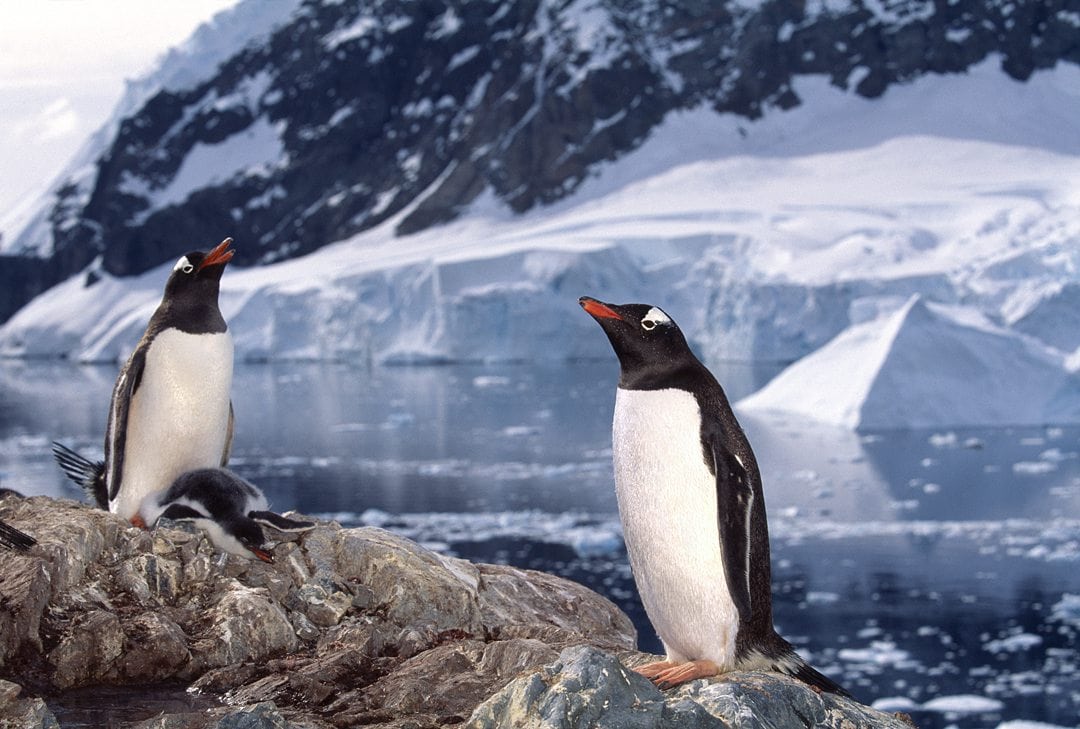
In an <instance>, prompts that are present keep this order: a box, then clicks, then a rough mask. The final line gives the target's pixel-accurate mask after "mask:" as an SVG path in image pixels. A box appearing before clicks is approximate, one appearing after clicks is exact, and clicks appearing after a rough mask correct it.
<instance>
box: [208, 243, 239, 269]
mask: <svg viewBox="0 0 1080 729" xmlns="http://www.w3.org/2000/svg"><path fill="white" fill-rule="evenodd" d="M230 245H232V238H226V239H225V240H223V241H221V243H220V244H219V245H218V247H217V248H215V249H214V250H212V251H210V252H209V253H207V254H206V257H205V258H203V259H202V263H200V264H199V270H200V271H201V270H203V269H204V268H206V267H207V266H216V265H218V264H221V265H222V266H224V265H225V264H226V263H228V262H229V261H231V260H232V257H233V253H235V252H236V251H230V250H229V246H230Z"/></svg>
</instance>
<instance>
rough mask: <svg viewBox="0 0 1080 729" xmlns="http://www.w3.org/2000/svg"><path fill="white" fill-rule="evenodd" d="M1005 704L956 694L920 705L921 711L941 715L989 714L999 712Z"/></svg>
mask: <svg viewBox="0 0 1080 729" xmlns="http://www.w3.org/2000/svg"><path fill="white" fill-rule="evenodd" d="M1003 708H1005V704H1003V703H1002V702H1000V701H998V700H997V699H991V698H988V697H986V696H978V695H975V694H957V695H955V696H939V697H938V698H936V699H931V700H930V701H927V702H926V703H925V704H923V705H922V710H923V711H935V712H939V713H942V714H989V713H992V712H997V711H1001V710H1002V709H1003Z"/></svg>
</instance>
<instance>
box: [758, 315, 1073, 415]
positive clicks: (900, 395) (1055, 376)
mask: <svg viewBox="0 0 1080 729" xmlns="http://www.w3.org/2000/svg"><path fill="white" fill-rule="evenodd" d="M737 407H738V408H739V409H740V410H744V411H763V412H768V411H775V412H784V413H792V414H796V415H800V416H804V417H806V418H809V419H812V420H818V421H822V422H826V423H831V424H835V425H840V426H842V427H845V428H852V429H857V430H879V429H881V430H885V429H897V428H913V429H914V428H935V427H941V426H970V425H980V424H986V423H995V424H1001V425H1005V424H1011V425H1046V424H1052V423H1061V422H1076V421H1077V419H1080V378H1078V377H1077V376H1076V375H1074V374H1073V373H1071V372H1069V371H1068V370H1067V369H1066V367H1065V363H1064V361H1063V359H1062V357H1061V355H1060V354H1057V353H1055V352H1054V351H1052V350H1050V349H1048V348H1047V347H1045V346H1043V345H1041V344H1039V343H1038V342H1036V341H1033V340H1031V339H1028V338H1026V337H1024V336H1021V335H1019V334H1017V333H1015V332H1012V331H1009V330H1006V329H1002V328H1000V327H998V326H995V325H994V324H992V323H991V322H989V321H988V320H986V319H985V318H984V317H983V316H981V315H980V314H979V313H978V312H977V311H975V310H972V309H970V308H962V307H946V306H941V305H936V304H932V303H929V302H927V301H925V300H924V299H923V298H922V297H921V296H918V295H915V296H912V297H911V298H910V299H909V300H908V301H907V302H906V303H905V304H904V305H903V306H902V307H901V308H900V309H899V310H898V311H896V312H894V313H891V314H889V315H886V316H883V317H880V318H877V319H873V320H871V321H868V322H864V323H861V324H856V325H854V326H852V327H850V328H848V329H847V330H845V331H844V332H842V333H841V334H840V335H839V336H837V337H836V338H835V339H833V340H832V341H831V342H829V343H828V344H827V345H825V346H824V347H822V348H821V349H820V350H818V351H816V352H814V353H813V354H811V355H808V356H807V357H804V358H803V359H801V360H799V361H798V362H796V363H794V364H793V365H791V366H790V367H788V368H787V369H785V370H784V371H783V372H781V373H780V374H779V375H777V376H776V378H774V379H773V380H772V381H771V382H770V383H768V384H767V385H766V386H765V387H764V388H762V389H761V390H759V391H758V392H756V393H754V394H752V395H750V396H749V397H746V398H744V399H742V400H740V401H739V402H738V403H737Z"/></svg>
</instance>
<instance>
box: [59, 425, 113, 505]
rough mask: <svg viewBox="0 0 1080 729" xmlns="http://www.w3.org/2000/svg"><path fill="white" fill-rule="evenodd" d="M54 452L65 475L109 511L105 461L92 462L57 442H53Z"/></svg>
mask: <svg viewBox="0 0 1080 729" xmlns="http://www.w3.org/2000/svg"><path fill="white" fill-rule="evenodd" d="M52 452H53V458H55V459H56V462H57V464H59V466H60V469H61V470H62V471H63V472H64V474H65V475H66V476H67V477H68V478H70V479H71V480H72V481H74V482H75V483H76V484H77V485H78V486H79V487H80V488H81V489H82V490H83V491H85V492H86V495H87V496H89V497H90V498H91V499H93V500H94V503H95V504H97V505H98V507H99V508H102V509H108V508H109V495H108V494H107V493H106V490H105V461H91V460H90V459H89V458H86V457H85V456H82V455H80V454H78V453H76V452H75V451H73V450H71V449H70V448H68V447H67V446H66V445H63V444H62V443H58V442H57V441H53V444H52Z"/></svg>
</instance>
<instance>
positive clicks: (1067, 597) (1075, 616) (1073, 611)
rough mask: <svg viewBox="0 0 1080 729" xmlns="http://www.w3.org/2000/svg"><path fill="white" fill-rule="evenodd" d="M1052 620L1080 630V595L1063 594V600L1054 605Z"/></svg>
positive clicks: (1051, 614)
mask: <svg viewBox="0 0 1080 729" xmlns="http://www.w3.org/2000/svg"><path fill="white" fill-rule="evenodd" d="M1050 618H1051V619H1052V620H1059V621H1061V622H1063V623H1070V624H1072V625H1075V626H1076V627H1078V628H1080V595H1073V594H1071V593H1068V592H1066V593H1065V594H1063V595H1062V596H1061V599H1060V600H1058V601H1057V602H1056V603H1054V607H1053V609H1052V611H1051V613H1050Z"/></svg>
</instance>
